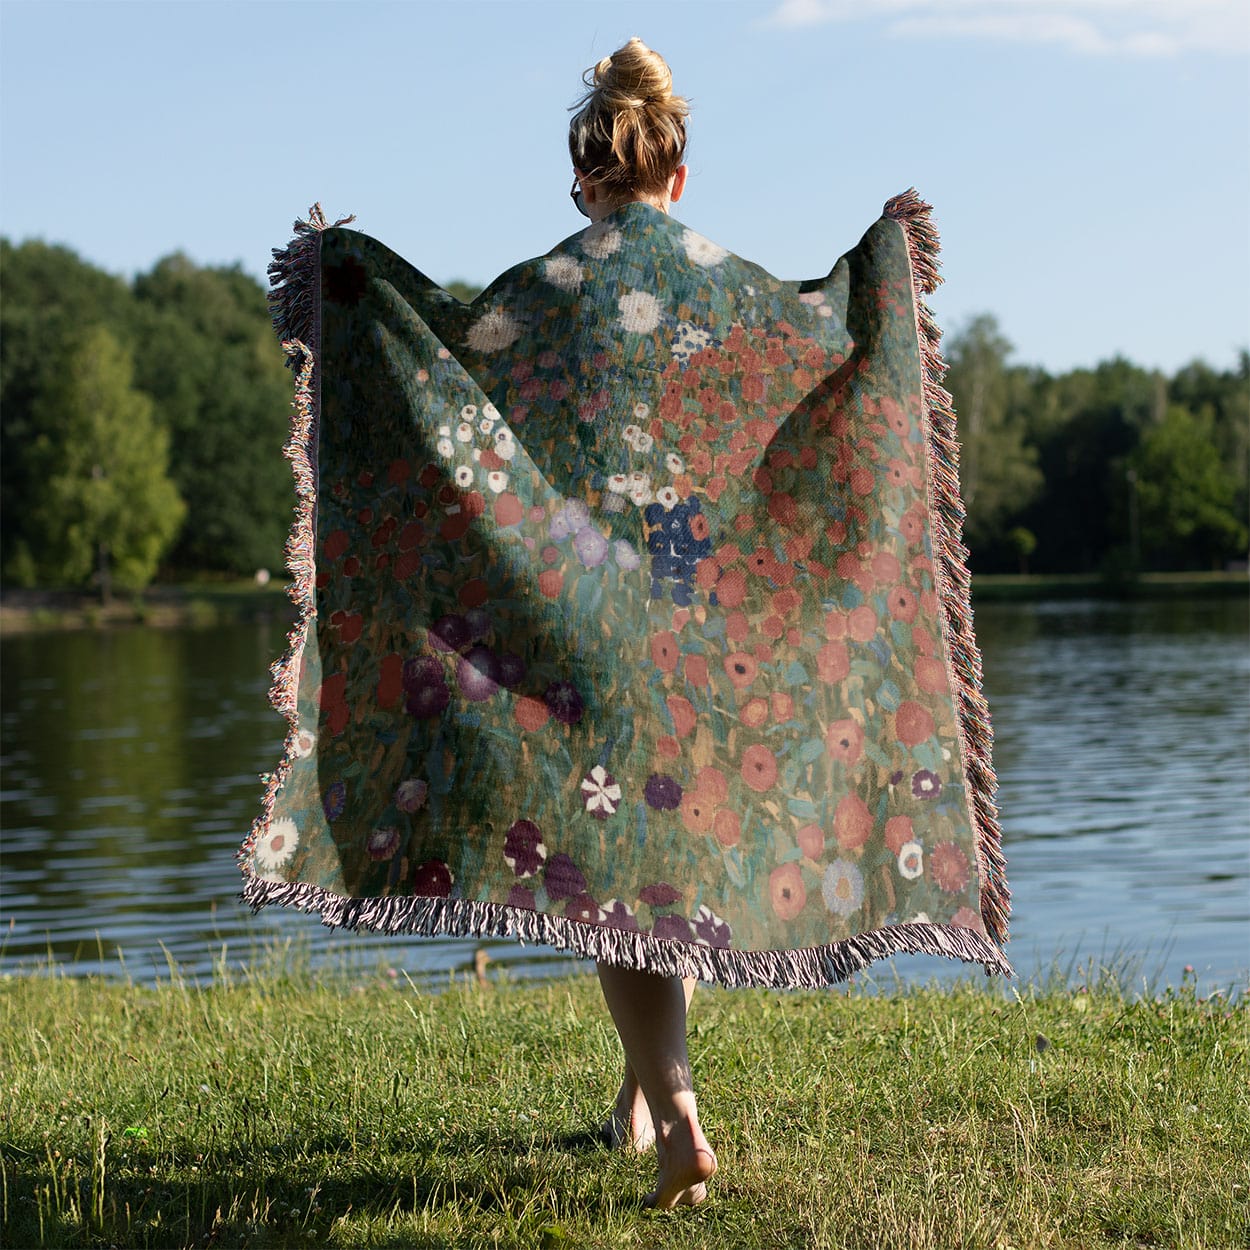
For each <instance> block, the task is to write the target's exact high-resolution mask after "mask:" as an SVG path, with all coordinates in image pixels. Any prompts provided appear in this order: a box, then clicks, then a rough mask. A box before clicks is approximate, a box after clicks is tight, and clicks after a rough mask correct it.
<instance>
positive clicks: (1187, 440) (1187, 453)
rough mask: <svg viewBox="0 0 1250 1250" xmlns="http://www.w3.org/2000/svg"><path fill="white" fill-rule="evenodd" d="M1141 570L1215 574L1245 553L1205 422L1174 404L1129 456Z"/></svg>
mask: <svg viewBox="0 0 1250 1250" xmlns="http://www.w3.org/2000/svg"><path fill="white" fill-rule="evenodd" d="M1129 464H1130V473H1131V474H1134V475H1135V477H1130V483H1131V484H1135V486H1136V489H1137V509H1136V511H1137V521H1136V523H1137V524H1139V525H1140V541H1141V549H1142V553H1143V556H1144V558H1145V560H1146V562H1147V563H1150V564H1154V565H1156V566H1158V567H1162V568H1169V569H1176V568H1183V567H1186V566H1188V567H1193V566H1194V565H1195V564H1198V565H1202V566H1206V567H1213V566H1214V567H1218V566H1219V565H1221V564H1222V563H1223V562H1224V561H1225V560H1227V559H1229V558H1230V557H1232V556H1241V555H1244V554H1245V546H1246V527H1245V525H1244V524H1243V523H1242V521H1241V519H1240V517H1239V516H1238V515H1237V514H1236V512H1235V511H1234V501H1235V499H1236V494H1237V479H1236V477H1235V475H1234V473H1233V471H1232V470H1231V469H1230V468H1229V466H1228V465H1227V464H1226V463H1225V461H1224V459H1223V457H1222V456H1221V454H1220V450H1219V448H1218V447H1216V445H1215V442H1214V441H1213V439H1212V436H1211V420H1210V418H1209V417H1207V418H1206V419H1205V420H1204V419H1203V418H1201V417H1196V416H1195V415H1194V414H1193V413H1191V412H1189V411H1188V410H1187V409H1185V408H1181V407H1179V406H1178V405H1172V406H1171V407H1169V408H1168V410H1167V412H1166V414H1165V415H1164V418H1163V420H1162V421H1161V422H1160V423H1159V424H1158V425H1156V426H1153V427H1152V428H1151V429H1150V430H1148V431H1147V432H1146V434H1145V436H1144V437H1143V438H1142V441H1141V444H1140V445H1139V446H1138V447H1137V449H1136V450H1135V451H1134V453H1133V454H1132V456H1130V457H1129Z"/></svg>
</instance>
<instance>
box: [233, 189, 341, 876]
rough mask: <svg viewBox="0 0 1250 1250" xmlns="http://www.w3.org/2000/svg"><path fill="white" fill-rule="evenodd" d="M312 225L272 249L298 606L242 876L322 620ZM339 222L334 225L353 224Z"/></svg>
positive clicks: (273, 670)
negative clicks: (271, 758) (273, 760)
mask: <svg viewBox="0 0 1250 1250" xmlns="http://www.w3.org/2000/svg"><path fill="white" fill-rule="evenodd" d="M308 218H309V220H308V221H303V220H298V221H296V223H295V226H294V230H295V237H294V238H293V239H292V240H291V242H290V243H289V244H288V245H287V246H286V247H285V248H274V249H273V257H274V258H273V261H272V263H271V264H270V266H269V281H270V283H271V285H272V288H273V289H272V290H271V291H270V292H269V310H270V312H271V313H272V315H273V325H274V329H275V330H276V331H277V334H278V338H279V339H280V340H281V342H282V350H283V351H284V352H286V355H287V366H288V367H289V368H291V369H294V370H296V377H295V398H294V400H293V401H292V404H291V407H292V416H291V436H290V438H289V439H288V440H287V443H286V446H285V447H283V449H282V454H283V455H284V456H285V457H286V458H287V459H288V460H289V461H290V462H291V472H292V474H293V475H294V478H295V496H296V501H295V519H294V521H293V522H292V524H291V532H290V534H289V535H288V536H287V540H286V566H287V569H288V570H289V571H290V574H291V584H290V586H289V587H288V588H287V594H288V595H289V596H290V597H291V599H292V601H293V602H294V603H295V606H296V607H297V608H298V614H297V616H296V621H295V624H294V625H293V626H292V627H291V630H290V633H288V634H287V639H286V651H285V652H284V653H283V655H282V657H281V658H280V659H278V660H277V661H276V662H275V663H274V664H273V665H272V666H271V667H270V670H269V674H270V677H271V679H272V684H271V685H270V687H269V701H270V703H272V704H273V706H274V707H275V708H276V709H277V710H278V711H279V712H280V713H281V714H282V715H283V716H284V717H285V718H286V721H287V736H286V742H285V745H284V747H283V752H282V759H281V760H280V761H279V762H278V767H277V768H276V769H275V770H274V771H273V772H272V773H263V774H262V775H261V782H262V783H263V784H264V787H265V788H264V793H263V795H262V797H261V808H260V814H259V815H258V816H257V817H256V819H255V820H254V821H253V822H252V827H251V829H250V830H249V831H248V835H247V838H246V839H245V840H244V842H243V845H242V846H241V847H240V848H239V853H238V861H239V866H240V868H241V869H242V870H243V874H244V876H245V877H249V878H250V874H251V872H252V869H251V866H250V864H249V862H248V861H249V860H250V858H251V854H252V848H253V847H254V846H255V845H256V839H257V838H259V837H260V836H261V834H262V833H263V832H264V831H265V830H266V829H267V828H268V827H269V822H270V821H271V820H272V818H273V808H274V803H275V801H276V800H277V797H278V791H279V790H281V789H282V786H283V784H284V783H285V781H286V779H287V776H288V775H289V774H290V771H291V762H292V760H293V759H294V758H295V743H296V734H297V733H298V732H299V674H300V663H301V660H302V659H303V655H304V643H305V641H306V640H307V637H308V631H309V629H310V628H311V626H312V622H313V620H314V619H315V618H316V615H317V593H316V577H317V531H316V523H317V522H316V517H317V421H318V418H319V416H320V412H321V402H320V394H321V393H320V385H321V379H320V376H319V375H318V374H317V371H316V364H317V353H318V352H319V351H320V350H321V287H320V282H321V273H320V259H321V232H322V231H323V230H324V229H326V227H327V225H328V224H329V223H327V221H326V219H325V214H324V213H322V211H321V205H320V204H314V205H313V206H312V208H310V209H309V210H308ZM355 220H356V219H355V217H340V218H339V220H338V221H336V222H335V223H334V225H336V226H343V225H346V224H347V223H348V222H350V221H355Z"/></svg>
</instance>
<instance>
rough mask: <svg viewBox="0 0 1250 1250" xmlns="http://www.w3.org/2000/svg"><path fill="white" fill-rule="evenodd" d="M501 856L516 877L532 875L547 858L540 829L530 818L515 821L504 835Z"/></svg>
mask: <svg viewBox="0 0 1250 1250" xmlns="http://www.w3.org/2000/svg"><path fill="white" fill-rule="evenodd" d="M503 858H504V862H505V863H506V864H507V865H508V867H509V868H511V869H512V871H513V872H515V873H516V875H517V876H518V877H532V876H533V875H534V874H535V873H536V872H537V871H538V870H539V868H541V867H542V864H543V861H544V860H545V859H546V858H547V848H546V846H544V845H543V835H542V830H541V829H539V827H538V826H537V825H536V824H535V823H534V822H533V821H532V820H518V821H515V822H514V823H513V825H512V827H511V828H510V829H509V830H508V832H507V833H506V834H505V835H504V840H503ZM575 892H576V891H575Z"/></svg>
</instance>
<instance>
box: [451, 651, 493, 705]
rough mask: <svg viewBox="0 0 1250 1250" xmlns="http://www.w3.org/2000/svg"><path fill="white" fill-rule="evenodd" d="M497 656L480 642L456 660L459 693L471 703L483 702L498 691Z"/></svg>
mask: <svg viewBox="0 0 1250 1250" xmlns="http://www.w3.org/2000/svg"><path fill="white" fill-rule="evenodd" d="M501 676H502V674H501V673H500V671H499V658H498V657H497V656H496V655H495V653H494V652H493V651H492V650H491V649H490V648H489V647H483V646H482V645H481V644H480V643H479V644H478V645H477V646H475V647H470V648H469V651H468V653H467V654H465V655H463V656H461V657H460V659H459V660H457V661H456V681H457V682H459V684H460V693H461V694H462V695H464V697H465V698H466V699H468V700H469V701H470V702H471V703H484V702H485V701H486V700H487V699H489V698H490V697H491V696H492V695H494V694H497V693H498V692H499V686H500V684H501V683H500V677H501Z"/></svg>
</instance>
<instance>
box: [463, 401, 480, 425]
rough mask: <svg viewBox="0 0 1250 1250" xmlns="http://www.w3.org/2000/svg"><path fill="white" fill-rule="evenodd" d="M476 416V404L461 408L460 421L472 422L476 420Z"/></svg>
mask: <svg viewBox="0 0 1250 1250" xmlns="http://www.w3.org/2000/svg"><path fill="white" fill-rule="evenodd" d="M476 416H477V405H476V404H465V406H464V407H463V408H461V409H460V420H461V421H472V420H473V418H474V417H476Z"/></svg>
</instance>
